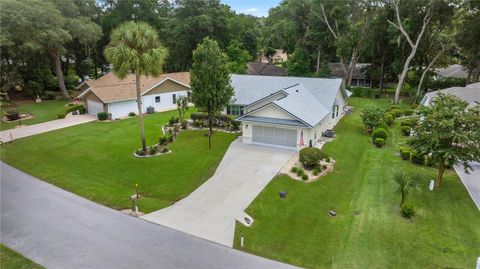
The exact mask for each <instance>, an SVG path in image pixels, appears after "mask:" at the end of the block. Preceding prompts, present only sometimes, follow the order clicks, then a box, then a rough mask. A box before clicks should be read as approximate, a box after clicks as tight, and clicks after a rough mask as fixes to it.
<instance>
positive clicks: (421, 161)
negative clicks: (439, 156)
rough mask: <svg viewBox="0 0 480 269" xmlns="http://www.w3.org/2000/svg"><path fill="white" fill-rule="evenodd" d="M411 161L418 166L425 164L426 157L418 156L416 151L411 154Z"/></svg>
mask: <svg viewBox="0 0 480 269" xmlns="http://www.w3.org/2000/svg"><path fill="white" fill-rule="evenodd" d="M410 159H411V160H412V162H413V163H416V164H425V155H421V154H418V153H417V152H416V151H412V152H411V153H410Z"/></svg>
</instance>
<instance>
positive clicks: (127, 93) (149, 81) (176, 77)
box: [78, 72, 190, 103]
mask: <svg viewBox="0 0 480 269" xmlns="http://www.w3.org/2000/svg"><path fill="white" fill-rule="evenodd" d="M166 80H171V81H174V82H177V83H179V84H182V85H184V86H186V87H190V86H189V85H190V73H189V72H178V73H167V74H162V75H160V76H158V77H152V76H142V77H141V78H140V82H141V90H142V95H144V94H145V93H147V92H148V91H150V90H151V89H153V88H154V87H156V86H158V85H160V84H161V83H163V82H164V81H166ZM84 84H87V85H88V88H87V89H86V90H85V91H83V92H82V93H81V94H80V95H79V96H78V97H79V98H81V97H83V96H84V95H85V94H87V93H88V92H92V93H94V94H95V95H96V96H97V97H98V98H100V100H102V102H104V103H111V102H118V101H125V100H132V99H135V98H136V96H137V94H136V85H135V74H128V75H127V76H126V77H125V78H124V79H120V78H118V77H117V76H116V75H115V74H114V73H113V72H109V73H108V74H106V75H104V76H102V77H100V78H98V79H96V80H87V81H85V82H84V83H82V84H81V85H80V86H78V88H80V87H82V85H84Z"/></svg>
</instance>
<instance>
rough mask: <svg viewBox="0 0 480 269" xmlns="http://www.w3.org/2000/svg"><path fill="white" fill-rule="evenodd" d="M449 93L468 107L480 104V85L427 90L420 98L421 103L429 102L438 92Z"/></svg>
mask: <svg viewBox="0 0 480 269" xmlns="http://www.w3.org/2000/svg"><path fill="white" fill-rule="evenodd" d="M477 84H478V83H477ZM439 92H441V93H444V94H451V95H454V96H456V97H458V98H460V99H461V100H463V101H465V102H467V103H468V105H469V107H472V106H476V105H479V104H480V86H479V87H478V88H473V87H451V88H447V89H443V90H439V91H434V92H428V93H426V94H425V97H424V98H423V100H422V104H423V105H427V102H431V100H433V99H434V98H435V97H436V96H437V95H438V93H439Z"/></svg>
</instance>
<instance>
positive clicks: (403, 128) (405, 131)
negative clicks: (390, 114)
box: [400, 126, 412, 136]
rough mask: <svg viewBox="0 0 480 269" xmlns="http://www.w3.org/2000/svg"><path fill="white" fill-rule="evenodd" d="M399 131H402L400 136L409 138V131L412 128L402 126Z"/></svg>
mask: <svg viewBox="0 0 480 269" xmlns="http://www.w3.org/2000/svg"><path fill="white" fill-rule="evenodd" d="M400 130H401V131H402V134H403V135H404V136H409V135H410V131H411V130H412V127H410V126H402V127H401V129H400Z"/></svg>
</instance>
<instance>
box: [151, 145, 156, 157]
mask: <svg viewBox="0 0 480 269" xmlns="http://www.w3.org/2000/svg"><path fill="white" fill-rule="evenodd" d="M156 153H157V147H156V146H151V147H150V155H155V154H156Z"/></svg>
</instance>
